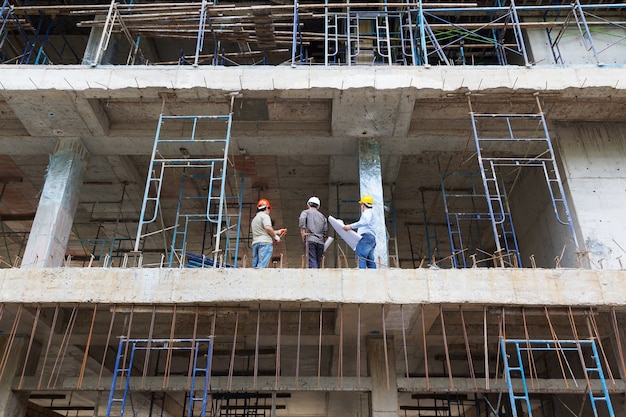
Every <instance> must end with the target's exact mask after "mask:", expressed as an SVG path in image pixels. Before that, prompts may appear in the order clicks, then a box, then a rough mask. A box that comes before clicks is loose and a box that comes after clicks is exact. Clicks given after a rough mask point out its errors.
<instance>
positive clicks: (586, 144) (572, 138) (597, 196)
mask: <svg viewBox="0 0 626 417" xmlns="http://www.w3.org/2000/svg"><path fill="white" fill-rule="evenodd" d="M625 132H626V124H625V123H579V124H576V123H568V124H563V125H560V126H557V130H556V133H557V136H558V147H559V151H560V154H561V158H562V162H563V166H564V170H565V175H566V176H567V182H568V186H569V190H570V192H571V200H572V205H573V206H574V208H575V211H576V215H577V224H578V227H579V228H580V231H581V235H582V239H581V241H580V242H579V243H580V245H581V246H583V248H584V249H585V250H586V251H587V252H588V258H589V260H590V262H591V267H592V268H596V269H622V264H626V229H625V228H624V227H623V225H624V216H625V215H626V167H625V166H624V160H625V158H626V133H625Z"/></svg>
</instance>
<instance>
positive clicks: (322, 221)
mask: <svg viewBox="0 0 626 417" xmlns="http://www.w3.org/2000/svg"><path fill="white" fill-rule="evenodd" d="M298 225H299V226H300V229H305V230H306V232H307V233H309V242H314V243H322V244H323V243H324V240H325V239H326V236H328V222H327V221H326V216H324V215H323V214H322V213H320V212H319V211H318V210H316V209H313V208H310V209H307V210H302V213H300V218H299V219H298Z"/></svg>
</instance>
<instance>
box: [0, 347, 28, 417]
mask: <svg viewBox="0 0 626 417" xmlns="http://www.w3.org/2000/svg"><path fill="white" fill-rule="evenodd" d="M4 343H6V339H5V340H4ZM7 347H8V346H7V345H3V346H2V351H4V349H7ZM27 347H28V339H26V338H25V337H16V338H15V339H14V340H13V343H12V345H11V352H10V359H9V361H7V364H6V367H5V369H4V373H3V375H2V379H0V417H24V416H25V415H26V408H27V407H28V397H29V395H30V394H29V393H28V392H21V391H20V392H15V391H13V390H12V389H11V388H12V385H13V381H14V379H15V377H16V376H18V377H19V376H20V375H21V373H22V367H23V366H24V361H23V358H24V356H25V354H26V348H27ZM29 374H32V372H29Z"/></svg>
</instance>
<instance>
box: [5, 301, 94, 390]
mask: <svg viewBox="0 0 626 417" xmlns="http://www.w3.org/2000/svg"><path fill="white" fill-rule="evenodd" d="M40 313H41V306H40V305H38V306H37V312H36V313H35V318H34V320H33V328H32V330H31V332H30V338H29V339H28V349H26V357H24V366H23V367H22V374H21V376H20V382H19V383H18V384H17V388H18V389H21V388H22V382H23V381H24V375H25V374H26V365H27V364H28V358H29V356H30V350H31V348H32V346H33V341H34V340H35V330H36V329H37V323H38V322H39V314H40ZM92 325H93V323H92ZM87 346H89V343H87ZM82 369H83V370H84V367H83V368H82ZM81 382H82V381H81V379H80V378H79V382H78V388H80V385H81Z"/></svg>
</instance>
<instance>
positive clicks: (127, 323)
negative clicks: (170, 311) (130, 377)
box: [118, 305, 135, 389]
mask: <svg viewBox="0 0 626 417" xmlns="http://www.w3.org/2000/svg"><path fill="white" fill-rule="evenodd" d="M134 318H135V306H134V305H131V307H130V314H129V315H128V316H125V317H124V325H123V327H127V328H126V336H123V337H122V339H124V338H125V339H126V342H125V343H124V353H123V354H122V357H121V358H120V359H121V362H122V364H121V369H122V372H121V373H120V375H119V376H120V378H118V379H119V382H120V387H119V389H123V388H124V385H123V381H124V379H125V377H124V373H126V372H128V369H129V367H130V365H131V364H130V363H129V364H128V366H127V365H126V361H127V360H129V355H128V350H129V349H130V343H128V341H129V340H130V334H131V330H132V328H133V319H134ZM120 347H121V345H120Z"/></svg>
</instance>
